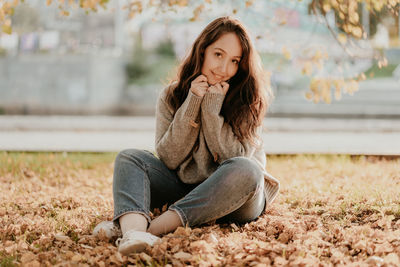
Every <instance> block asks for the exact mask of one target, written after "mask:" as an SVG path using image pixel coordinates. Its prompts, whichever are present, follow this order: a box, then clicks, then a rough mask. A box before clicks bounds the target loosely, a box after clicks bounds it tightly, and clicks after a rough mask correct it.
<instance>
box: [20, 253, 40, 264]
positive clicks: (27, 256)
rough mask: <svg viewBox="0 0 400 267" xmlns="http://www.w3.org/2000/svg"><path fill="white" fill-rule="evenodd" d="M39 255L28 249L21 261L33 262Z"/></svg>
mask: <svg viewBox="0 0 400 267" xmlns="http://www.w3.org/2000/svg"><path fill="white" fill-rule="evenodd" d="M36 259H37V257H36V255H35V254H33V253H32V252H30V251H28V252H26V253H24V254H23V255H22V257H21V263H23V264H25V263H28V262H32V261H34V260H36Z"/></svg>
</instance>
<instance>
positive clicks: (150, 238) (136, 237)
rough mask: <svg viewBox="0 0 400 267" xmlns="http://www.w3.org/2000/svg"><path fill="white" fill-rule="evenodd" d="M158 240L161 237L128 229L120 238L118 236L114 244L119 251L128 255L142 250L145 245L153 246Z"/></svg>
mask: <svg viewBox="0 0 400 267" xmlns="http://www.w3.org/2000/svg"><path fill="white" fill-rule="evenodd" d="M158 240H161V239H160V238H159V237H157V236H155V235H152V234H150V233H147V232H142V231H135V230H130V231H128V232H126V233H125V234H124V236H123V237H122V238H118V239H117V241H116V242H115V244H116V245H117V246H118V252H119V253H121V254H122V255H129V254H131V253H139V252H142V251H144V250H145V249H146V246H153V245H154V243H156V242H157V241H158Z"/></svg>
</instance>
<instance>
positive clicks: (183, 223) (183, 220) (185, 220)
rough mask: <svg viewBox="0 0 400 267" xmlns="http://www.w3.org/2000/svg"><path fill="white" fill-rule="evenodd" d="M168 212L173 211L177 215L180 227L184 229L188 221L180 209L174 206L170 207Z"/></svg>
mask: <svg viewBox="0 0 400 267" xmlns="http://www.w3.org/2000/svg"><path fill="white" fill-rule="evenodd" d="M168 210H173V211H175V212H176V213H177V214H178V216H179V219H181V223H182V226H183V227H186V224H187V223H188V219H187V217H186V215H185V213H184V212H183V210H182V209H181V208H179V207H178V206H175V205H171V206H170V207H169V208H168Z"/></svg>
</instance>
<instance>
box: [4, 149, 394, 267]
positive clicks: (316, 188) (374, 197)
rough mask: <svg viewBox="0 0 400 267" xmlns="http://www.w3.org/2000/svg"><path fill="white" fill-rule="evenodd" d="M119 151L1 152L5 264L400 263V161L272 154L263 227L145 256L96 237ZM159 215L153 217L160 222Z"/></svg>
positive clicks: (209, 229)
mask: <svg viewBox="0 0 400 267" xmlns="http://www.w3.org/2000/svg"><path fill="white" fill-rule="evenodd" d="M114 157H115V154H65V153H64V154H62V153H55V154H48V153H39V154H36V153H6V152H2V153H1V154H0V162H2V164H1V165H0V240H1V242H0V266H13V265H20V264H22V265H24V266H70V265H79V266H110V265H114V266H121V265H125V266H126V265H129V264H131V265H139V266H185V265H192V266H269V265H273V266H286V265H289V266H333V265H337V266H341V265H346V266H399V264H400V261H399V260H400V259H399V255H400V196H399V194H398V192H399V191H400V170H399V168H398V166H399V163H400V160H399V158H394V159H388V158H378V157H350V156H281V157H277V156H275V157H270V158H269V163H268V169H269V171H270V172H271V173H272V174H273V175H274V176H276V177H279V179H280V181H281V184H282V190H281V193H280V195H279V196H278V198H277V199H276V201H275V202H274V203H273V205H271V206H270V207H268V208H267V211H266V213H265V214H263V215H262V216H261V217H260V218H259V219H258V220H256V221H254V222H251V223H248V224H245V225H236V224H221V225H218V224H213V223H210V224H207V225H203V226H201V227H196V228H182V227H181V228H178V229H177V230H176V231H175V232H174V233H171V234H168V235H165V236H163V237H162V242H161V243H158V244H156V245H155V246H154V247H153V248H148V249H147V250H146V251H145V252H143V253H140V254H132V255H131V256H129V257H126V256H121V255H120V254H119V253H118V252H117V248H116V247H115V245H114V244H113V242H112V241H113V240H111V241H109V240H106V239H104V238H103V239H102V238H100V239H96V238H94V237H93V236H91V231H92V229H93V227H94V226H95V225H96V224H97V223H99V222H100V221H102V220H110V219H111V218H112V212H113V203H112V172H113V159H114ZM158 213H159V211H154V215H157V214H158Z"/></svg>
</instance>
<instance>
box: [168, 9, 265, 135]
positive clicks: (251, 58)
mask: <svg viewBox="0 0 400 267" xmlns="http://www.w3.org/2000/svg"><path fill="white" fill-rule="evenodd" d="M225 33H235V34H236V35H237V37H238V38H239V40H240V43H241V46H242V58H241V60H240V62H239V68H238V70H237V72H236V74H235V75H234V76H233V77H232V78H231V79H230V80H229V90H228V92H227V94H226V96H225V99H224V103H223V105H222V109H221V112H220V114H221V115H222V116H223V117H224V119H225V122H227V123H229V124H230V125H231V127H232V130H233V132H234V133H235V135H236V136H237V137H238V138H239V140H244V139H249V140H254V139H253V138H254V137H256V136H257V134H256V128H257V127H258V126H259V125H261V123H262V120H263V118H264V115H265V112H266V109H267V104H268V103H267V100H268V99H267V98H268V96H272V93H271V92H270V90H269V89H268V88H266V87H265V75H264V71H263V67H262V64H261V60H260V57H259V55H258V53H257V52H256V50H255V49H254V47H253V44H252V43H251V40H250V38H249V35H248V33H247V30H246V29H245V27H244V26H243V25H242V23H241V22H240V21H238V20H236V19H234V18H231V17H229V16H228V17H220V18H217V19H215V20H214V21H212V22H211V23H210V24H208V25H207V26H206V28H205V29H204V30H203V31H202V32H201V33H200V35H199V36H198V37H197V39H196V40H195V42H194V44H193V46H192V49H191V51H190V53H189V54H188V56H187V57H186V59H185V60H184V61H183V62H182V64H181V65H180V67H179V69H178V74H177V79H178V83H177V85H176V86H171V87H170V90H169V92H168V93H167V102H168V103H169V105H170V106H171V107H172V108H173V109H174V110H175V111H176V110H177V109H178V108H179V107H180V106H181V105H182V103H183V102H184V101H185V99H186V97H187V95H188V93H189V89H190V86H191V82H192V81H193V80H194V79H195V78H196V77H197V76H199V75H200V74H201V67H202V65H203V62H204V52H205V50H206V48H207V47H208V46H209V45H211V44H212V43H214V42H215V41H217V40H218V39H219V38H220V37H221V36H222V35H223V34H225Z"/></svg>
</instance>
